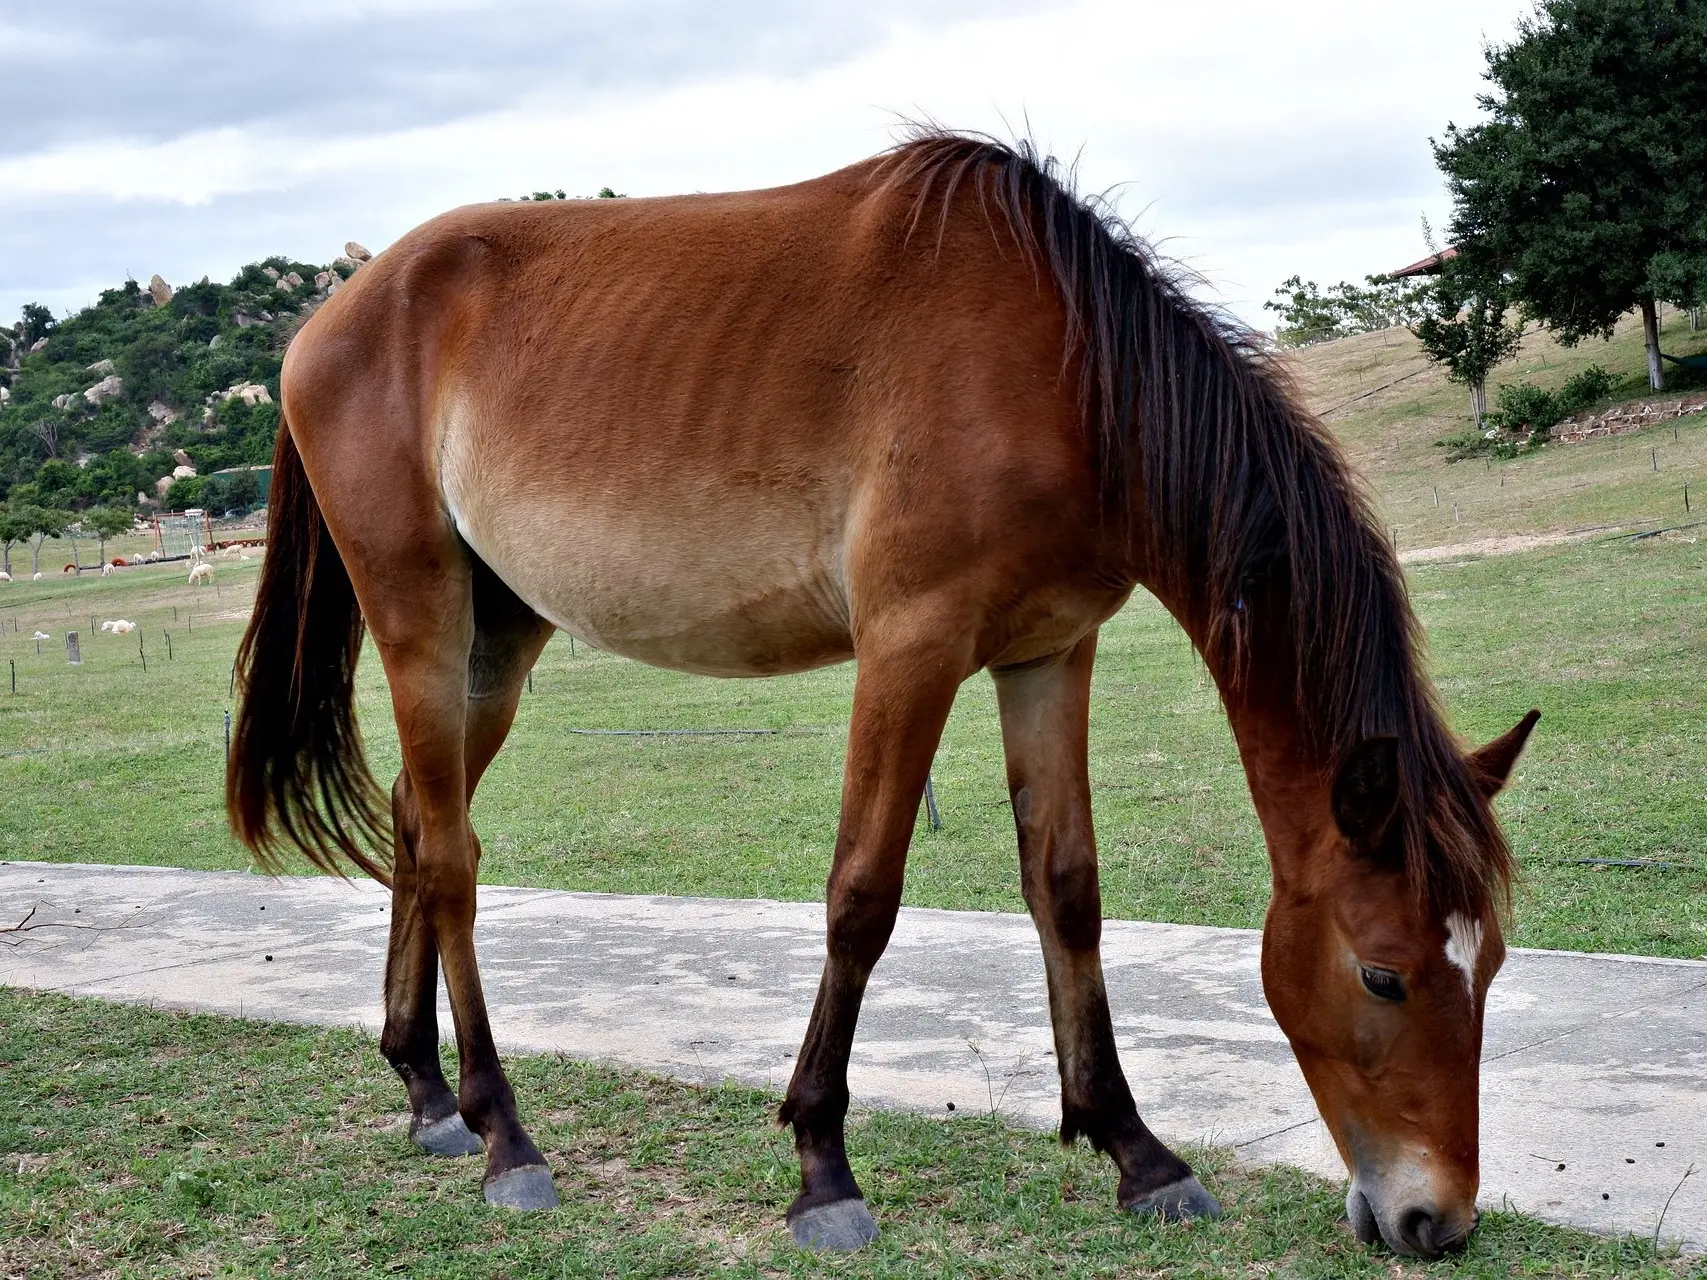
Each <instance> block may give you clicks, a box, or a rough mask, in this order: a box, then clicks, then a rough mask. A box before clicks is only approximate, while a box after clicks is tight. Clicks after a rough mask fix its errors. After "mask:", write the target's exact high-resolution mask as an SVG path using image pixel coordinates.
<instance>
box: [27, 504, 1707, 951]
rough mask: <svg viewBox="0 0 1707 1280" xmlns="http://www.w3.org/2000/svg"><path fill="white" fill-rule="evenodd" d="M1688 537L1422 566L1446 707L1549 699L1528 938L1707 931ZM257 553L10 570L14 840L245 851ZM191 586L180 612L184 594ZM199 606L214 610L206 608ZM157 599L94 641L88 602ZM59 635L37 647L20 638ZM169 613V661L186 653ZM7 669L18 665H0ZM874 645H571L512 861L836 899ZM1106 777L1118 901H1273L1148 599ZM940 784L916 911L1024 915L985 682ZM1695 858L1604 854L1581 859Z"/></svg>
mask: <svg viewBox="0 0 1707 1280" xmlns="http://www.w3.org/2000/svg"><path fill="white" fill-rule="evenodd" d="M1692 536H1693V531H1691V532H1690V533H1689V534H1680V535H1671V536H1668V537H1665V538H1656V539H1652V540H1648V541H1644V542H1639V543H1631V542H1628V541H1618V542H1591V543H1586V544H1578V545H1574V546H1569V547H1564V548H1554V549H1550V550H1546V551H1541V552H1533V553H1529V554H1524V555H1515V556H1504V557H1499V558H1493V559H1485V560H1479V561H1477V560H1470V561H1459V562H1441V563H1430V564H1422V565H1417V566H1414V567H1413V569H1412V570H1411V586H1412V591H1413V595H1414V598H1415V600H1416V604H1417V608H1418V610H1419V612H1420V614H1421V616H1422V618H1423V620H1424V622H1425V623H1426V625H1427V627H1428V631H1429V637H1430V641H1431V644H1432V651H1433V668H1434V670H1435V672H1436V674H1437V676H1438V679H1439V681H1440V684H1441V687H1442V691H1443V693H1444V695H1445V699H1446V703H1447V706H1448V709H1449V712H1450V714H1451V717H1452V719H1453V722H1454V723H1455V725H1456V726H1457V727H1458V729H1459V730H1460V731H1461V732H1463V734H1464V735H1465V736H1466V737H1467V738H1469V739H1472V740H1476V741H1481V740H1485V739H1487V738H1489V737H1492V736H1493V735H1495V734H1496V733H1498V732H1501V731H1502V730H1504V729H1505V728H1507V727H1509V726H1510V724H1511V723H1513V722H1514V721H1515V720H1516V719H1517V718H1518V716H1519V715H1521V714H1522V712H1523V711H1525V710H1526V709H1527V708H1529V707H1530V706H1532V705H1533V706H1538V707H1541V708H1542V709H1543V711H1544V713H1545V717H1544V719H1543V720H1542V723H1541V727H1540V729H1539V730H1537V733H1536V736H1535V739H1534V740H1533V743H1532V745H1531V747H1530V749H1529V751H1528V753H1527V754H1526V755H1525V757H1524V759H1523V761H1522V763H1521V764H1520V765H1519V768H1518V771H1517V775H1516V777H1515V779H1514V781H1513V784H1512V786H1511V788H1510V790H1509V792H1508V793H1507V795H1506V796H1505V797H1504V798H1503V799H1502V800H1501V802H1500V803H1501V809H1502V813H1503V815H1504V817H1505V820H1506V824H1507V830H1508V832H1509V833H1510V835H1511V838H1512V843H1513V846H1514V848H1515V849H1516V851H1517V853H1518V856H1519V858H1520V860H1521V862H1522V865H1523V871H1524V877H1523V881H1522V883H1521V884H1520V886H1519V890H1518V896H1517V902H1516V908H1515V915H1514V918H1513V922H1512V929H1511V937H1512V940H1513V941H1514V942H1516V943H1518V944H1521V945H1529V946H1543V947H1560V948H1566V949H1577V950H1600V951H1622V952H1635V953H1645V954H1657V955H1671V956H1699V955H1702V954H1704V953H1707V735H1703V734H1702V733H1701V732H1700V726H1701V725H1702V724H1703V723H1704V722H1707V692H1704V691H1703V687H1702V675H1703V673H1704V670H1707V667H1704V664H1703V653H1704V652H1707V633H1704V630H1703V620H1702V604H1703V602H1704V601H1707V543H1699V542H1695V541H1692V540H1690V539H1691V538H1692ZM255 568H256V566H255V564H254V563H249V564H243V565H235V566H232V567H227V566H225V565H223V564H222V566H221V568H220V570H219V581H218V584H217V586H216V588H198V589H195V590H194V591H192V590H191V589H190V588H188V587H187V586H185V585H183V577H182V574H181V572H180V571H178V570H176V569H166V568H161V569H147V570H140V571H138V573H137V575H136V576H132V577H129V578H125V577H117V578H113V579H107V580H104V581H103V580H100V579H92V578H84V579H82V580H79V581H56V582H52V583H48V582H43V583H36V584H28V583H13V584H11V586H10V587H5V588H0V618H4V617H6V616H8V615H14V616H15V620H16V622H17V624H18V627H19V630H18V631H16V632H11V631H7V632H6V633H4V634H0V660H5V659H7V658H11V659H13V660H15V661H16V662H17V664H18V679H19V693H18V696H17V697H16V698H12V697H9V696H6V695H5V694H4V693H0V794H4V796H5V803H4V805H0V851H3V853H4V856H7V857H12V858H20V859H23V858H39V859H45V860H50V861H53V860H57V861H93V862H142V863H160V864H169V865H178V866H191V867H234V868H241V867H244V866H246V865H247V861H246V858H245V856H244V855H243V854H242V852H241V851H240V850H239V849H238V848H237V846H236V845H235V844H234V843H233V842H232V841H231V839H230V838H229V837H228V836H227V835H226V834H225V830H224V822H223V813H222V809H221V792H220V787H221V775H222V767H223V760H222V745H221V744H222V734H223V716H224V712H225V709H226V707H227V705H228V703H227V690H228V686H229V681H230V666H231V656H232V653H233V651H234V649H235V646H236V642H237V638H238V635H239V632H240V627H241V618H242V615H243V613H244V611H245V610H246V609H247V607H248V602H249V600H250V598H251V596H252V592H253V588H254V580H255ZM174 607H176V608H177V610H178V622H177V624H176V625H175V626H174V624H173V622H172V613H171V610H172V609H173V608H174ZM192 611H193V616H192ZM91 614H94V615H95V617H96V620H97V622H98V621H99V620H100V619H102V618H105V617H114V616H123V617H126V618H130V619H132V620H136V621H141V622H142V623H143V624H144V631H143V635H144V637H145V644H146V647H147V655H148V670H147V672H146V673H144V672H143V670H142V663H141V659H140V657H139V656H138V652H137V643H136V637H135V636H130V637H124V638H114V637H110V636H102V635H96V636H95V637H93V638H92V639H91V638H89V637H87V636H85V637H84V654H85V662H84V665H83V666H81V667H69V666H67V665H66V663H65V660H64V648H63V643H64V642H63V637H62V634H61V633H62V632H63V630H64V629H65V626H66V624H67V622H68V621H70V622H72V623H75V624H76V626H77V627H78V629H79V630H82V631H87V629H88V622H89V617H90V615H91ZM37 627H39V628H40V629H41V630H44V631H50V632H52V633H53V639H52V640H51V641H49V642H44V644H43V646H42V647H43V654H42V656H41V657H39V658H38V657H37V656H36V654H35V645H34V643H33V642H31V641H29V640H28V639H27V637H28V636H29V635H30V633H31V632H32V631H33V630H34V629H36V628H37ZM164 631H170V632H171V634H172V641H173V657H172V659H171V660H170V661H167V660H166V657H165V643H164V638H163V634H162V633H163V632H164ZM3 674H4V673H0V675H3ZM851 692H852V669H851V667H841V668H834V669H831V670H826V671H820V672H814V673H811V674H808V675H803V676H795V677H788V678H783V679H777V680H770V681H716V680H709V679H703V678H696V677H691V676H684V675H679V674H675V673H671V672H665V671H658V670H653V669H650V668H645V667H640V666H637V665H635V664H633V663H629V662H626V661H623V660H621V659H618V658H615V657H612V656H611V655H608V654H603V653H598V652H594V651H589V650H588V649H587V648H586V647H585V646H578V647H577V648H576V650H575V652H574V653H573V654H571V651H570V645H569V643H568V641H567V639H566V638H564V637H558V638H556V639H554V640H553V641H552V642H551V644H550V645H549V646H548V648H547V649H546V652H545V655H544V657H543V659H542V660H541V663H540V665H539V667H538V668H537V670H536V673H535V680H534V691H533V692H532V693H531V694H529V695H527V696H525V697H524V699H523V702H522V707H521V711H520V714H519V716H518V718H517V723H516V727H515V730H514V732H513V733H512V735H511V739H510V742H509V745H508V747H507V749H506V750H505V751H504V753H503V754H502V755H500V757H499V759H498V761H497V763H496V764H495V765H494V766H493V768H492V771H491V772H490V774H489V775H488V778H487V780H486V782H485V784H484V785H483V787H482V789H481V792H480V795H479V797H478V798H477V802H476V806H475V822H476V824H477V826H478V828H479V830H480V831H481V833H482V838H483V840H484V843H485V848H486V856H485V859H484V861H483V863H482V866H481V875H482V878H483V879H484V880H485V881H486V882H488V883H504V884H525V885H540V886H549V887H559V888H571V889H590V890H605V891H614V892H634V893H673V894H693V895H708V896H728V897H754V896H758V897H771V898H783V899H795V900H810V899H816V898H819V897H820V896H821V894H822V886H823V879H824V875H825V872H826V870H827V868H828V863H829V853H830V849H831V846H832V842H833V838H834V829H835V822H836V809H837V804H838V800H839V795H840V786H841V779H840V771H841V763H842V757H843V751H844V745H843V734H844V731H845V727H846V724H847V720H848V714H849V706H850V698H851ZM360 705H361V712H362V719H363V723H364V725H365V726H366V732H367V735H368V744H369V749H370V756H371V758H372V761H373V765H374V769H375V772H376V774H377V775H378V776H379V777H380V778H381V779H382V780H384V781H389V779H390V777H391V776H392V775H393V774H394V772H395V770H396V769H397V767H398V754H397V748H396V741H395V732H394V729H393V728H392V725H391V721H390V707H389V702H388V700H387V696H386V692H385V687H384V682H383V678H382V675H381V672H380V670H379V664H378V663H377V661H375V660H374V659H373V657H372V655H371V654H370V655H369V657H368V659H367V660H366V661H364V663H363V665H362V668H361V674H360ZM571 726H574V727H586V728H606V729H609V728H658V727H682V726H690V727H706V726H721V727H757V728H776V729H781V730H782V732H781V733H779V734H776V735H774V736H759V737H752V738H731V737H719V738H634V737H578V736H574V735H570V734H567V733H566V732H565V730H566V729H567V728H569V727H571ZM1092 735H1093V744H1092V775H1093V780H1094V784H1095V803H1096V816H1097V825H1098V831H1099V833H1100V840H1101V847H1102V868H1103V890H1104V904H1105V908H1106V910H1107V912H1108V914H1110V915H1111V916H1116V917H1126V918H1138V919H1147V920H1164V921H1179V922H1195V923H1207V924H1218V925H1233V926H1256V925H1259V924H1260V923H1261V920H1262V916H1263V912H1264V909H1265V907H1266V904H1267V901H1268V868H1267V863H1266V859H1265V855H1264V852H1263V847H1262V841H1261V836H1260V832H1259V830H1258V827H1257V823H1256V820H1255V816H1254V814H1253V812H1252V810H1251V806H1250V800H1249V796H1248V794H1247V792H1246V790H1245V782H1244V777H1243V773H1242V771H1241V770H1240V768H1239V764H1238V760H1237V757H1236V754H1235V752H1234V749H1233V744H1232V740H1231V735H1230V734H1229V732H1228V729H1227V726H1226V721H1225V719H1224V717H1223V715H1222V712H1221V710H1220V705H1219V702H1218V700H1217V697H1216V693H1215V689H1214V686H1213V685H1212V683H1211V682H1210V681H1209V680H1208V678H1207V676H1206V674H1205V672H1204V670H1203V668H1202V665H1201V664H1200V663H1199V662H1198V661H1197V660H1196V658H1195V657H1194V655H1193V654H1192V653H1191V650H1190V648H1189V646H1188V644H1187V642H1186V640H1185V638H1184V636H1183V635H1182V633H1181V632H1180V631H1179V629H1178V628H1177V627H1176V626H1175V625H1174V624H1173V622H1172V621H1171V620H1170V619H1169V618H1168V617H1167V615H1166V614H1165V613H1164V612H1163V611H1162V610H1161V608H1160V607H1159V606H1158V605H1157V604H1156V603H1155V602H1154V601H1152V600H1150V599H1149V598H1148V597H1144V596H1142V595H1140V596H1139V597H1138V598H1136V599H1135V600H1134V602H1133V603H1132V604H1131V605H1130V606H1129V607H1128V608H1127V609H1126V610H1125V611H1123V612H1122V613H1121V615H1120V616H1119V617H1117V618H1116V619H1115V620H1113V621H1112V622H1111V623H1110V624H1109V625H1108V627H1107V628H1105V630H1104V639H1103V644H1102V649H1101V656H1100V658H1099V662H1098V669H1097V682H1096V690H1095V703H1094V709H1093V721H1092ZM935 778H936V784H937V792H938V796H939V799H940V801H941V805H942V810H943V815H944V819H945V822H946V828H945V830H943V831H941V832H929V831H927V830H924V829H923V827H922V825H921V830H920V832H919V835H918V837H917V838H916V839H915V841H914V849H913V854H912V857H911V860H910V864H909V868H908V881H907V901H908V902H910V903H913V904H915V905H922V906H939V907H955V908H971V909H996V910H1010V911H1017V910H1021V909H1022V904H1021V901H1020V897H1019V889H1018V874H1017V868H1016V855H1015V851H1014V836H1013V827H1012V818H1011V815H1010V814H1009V812H1008V809H1007V801H1006V788H1005V784H1004V781H1003V778H1004V775H1003V769H1002V761H1001V749H1000V740H999V736H998V732H997V726H996V717H995V708H994V697H993V694H992V691H991V686H990V682H989V680H988V679H987V678H986V677H983V676H979V677H975V678H974V679H972V680H970V681H968V682H967V684H966V685H965V686H964V688H963V689H962V691H961V695H960V699H959V701H958V703H957V705H956V707H955V710H954V715H953V718H952V720H951V721H950V724H949V726H948V731H947V734H946V736H945V738H944V741H943V746H942V750H941V752H940V754H939V756H938V759H937V763H936V768H935ZM1580 858H1603V859H1627V860H1639V861H1648V862H1661V863H1670V864H1675V865H1674V866H1671V867H1646V868H1609V867H1604V866H1597V865H1585V864H1582V863H1578V862H1573V861H1572V859H1580Z"/></svg>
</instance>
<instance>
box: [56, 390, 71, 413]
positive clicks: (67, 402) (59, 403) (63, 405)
mask: <svg viewBox="0 0 1707 1280" xmlns="http://www.w3.org/2000/svg"><path fill="white" fill-rule="evenodd" d="M76 399H77V397H76V395H75V394H73V393H72V392H70V391H67V392H66V393H65V394H64V395H62V396H55V397H54V398H53V407H54V408H55V409H69V408H70V407H71V405H72V403H73V402H74V401H75V400H76Z"/></svg>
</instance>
